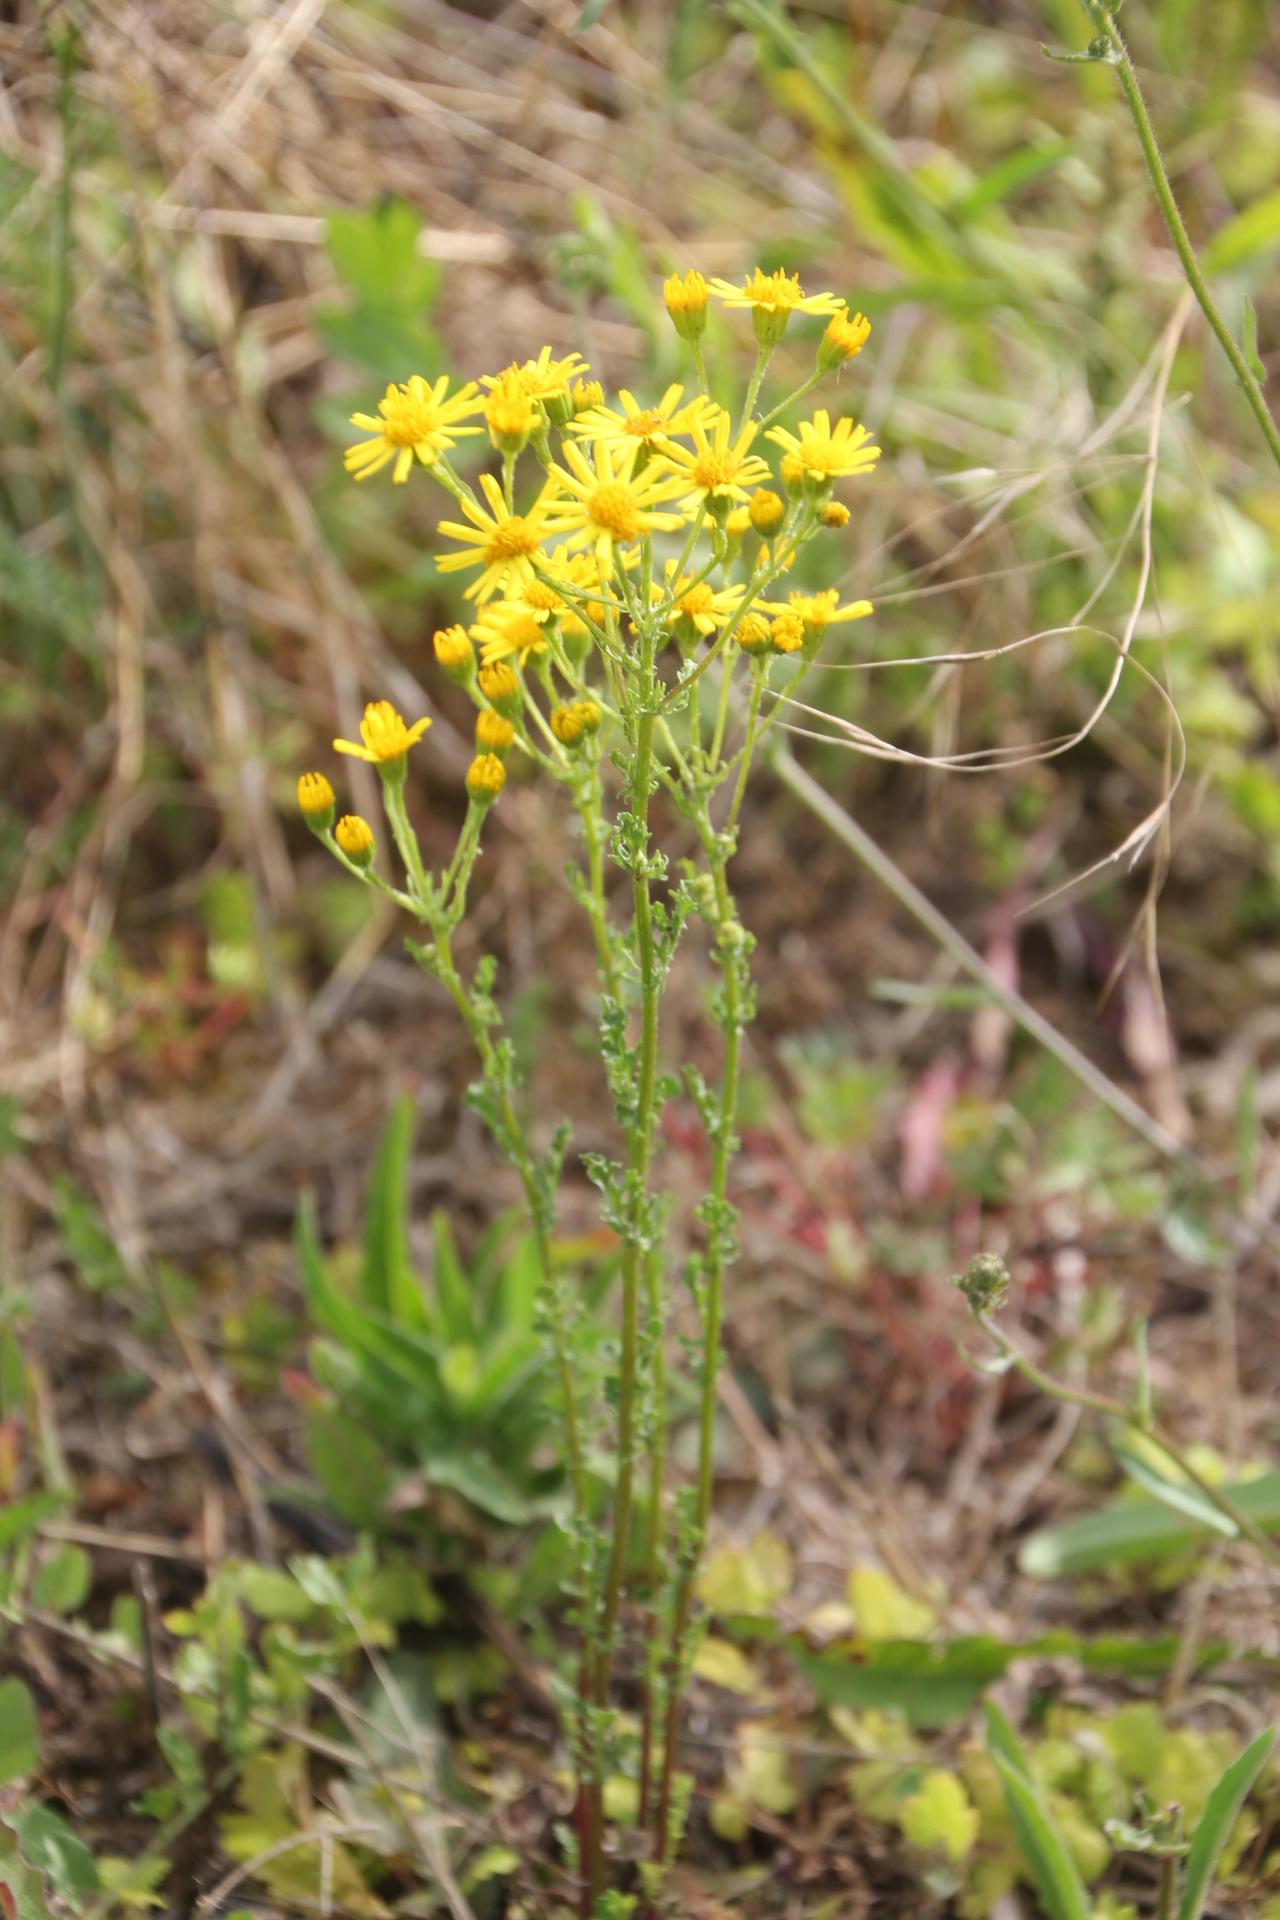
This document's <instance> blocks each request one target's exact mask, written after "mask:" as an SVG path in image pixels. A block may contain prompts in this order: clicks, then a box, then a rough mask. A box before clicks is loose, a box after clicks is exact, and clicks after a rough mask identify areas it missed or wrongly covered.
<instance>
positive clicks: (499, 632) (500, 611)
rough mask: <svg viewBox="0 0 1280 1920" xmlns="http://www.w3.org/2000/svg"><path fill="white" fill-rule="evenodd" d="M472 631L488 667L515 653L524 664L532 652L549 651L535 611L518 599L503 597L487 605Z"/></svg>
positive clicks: (481, 656)
mask: <svg viewBox="0 0 1280 1920" xmlns="http://www.w3.org/2000/svg"><path fill="white" fill-rule="evenodd" d="M534 584H535V585H537V584H538V583H537V582H536V581H535V583H534ZM471 633H472V637H473V638H474V639H475V640H477V641H478V642H479V644H480V658H481V660H482V661H483V663H484V665H485V666H486V667H491V666H492V665H493V664H494V662H495V661H497V660H509V659H510V658H511V657H512V655H513V654H517V655H518V656H519V659H520V665H521V666H523V665H524V663H525V661H526V660H527V659H528V658H529V655H530V654H531V653H544V652H545V651H546V646H547V636H546V634H545V633H544V632H543V631H542V628H541V626H540V625H539V623H538V620H537V617H536V615H534V614H532V613H530V612H528V611H527V610H526V608H524V607H522V606H521V605H520V603H519V601H512V600H504V601H502V602H501V603H500V604H499V605H497V606H490V607H486V608H485V610H484V612H483V613H482V614H481V616H480V618H479V619H478V620H477V622H476V624H475V626H474V627H473V628H472V629H471Z"/></svg>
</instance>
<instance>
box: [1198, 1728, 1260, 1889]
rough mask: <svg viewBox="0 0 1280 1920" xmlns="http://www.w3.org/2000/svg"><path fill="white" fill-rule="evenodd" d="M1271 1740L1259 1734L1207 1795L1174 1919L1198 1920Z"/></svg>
mask: <svg viewBox="0 0 1280 1920" xmlns="http://www.w3.org/2000/svg"><path fill="white" fill-rule="evenodd" d="M1275 1739H1276V1736H1275V1732H1274V1730H1269V1731H1268V1732H1266V1733H1260V1734H1259V1735H1258V1737H1257V1739H1256V1740H1254V1741H1252V1742H1251V1743H1250V1745H1249V1746H1247V1747H1246V1748H1245V1750H1244V1752H1243V1753H1242V1754H1241V1755H1240V1757H1239V1759H1238V1760H1233V1761H1232V1763H1231V1765H1230V1766H1229V1767H1228V1768H1227V1770H1226V1772H1225V1773H1224V1774H1223V1776H1222V1778H1221V1779H1220V1780H1219V1782H1218V1784H1217V1786H1216V1787H1215V1788H1214V1789H1213V1792H1212V1793H1211V1794H1210V1795H1209V1801H1208V1805H1207V1806H1206V1807H1205V1810H1204V1812H1203V1814H1202V1815H1201V1816H1200V1823H1199V1825H1198V1826H1197V1828H1196V1830H1195V1832H1194V1833H1193V1834H1192V1836H1191V1850H1190V1852H1189V1853H1188V1854H1187V1859H1186V1865H1185V1867H1184V1869H1183V1877H1182V1897H1181V1899H1180V1900H1179V1902H1178V1920H1200V1915H1201V1914H1202V1913H1203V1912H1204V1905H1205V1901H1206V1900H1207V1899H1208V1897H1209V1890H1210V1888H1211V1887H1212V1885H1213V1874H1214V1869H1215V1867H1216V1866H1217V1864H1218V1861H1219V1859H1220V1858H1221V1855H1222V1849H1223V1848H1224V1847H1225V1846H1226V1844H1227V1841H1228V1840H1229V1839H1230V1837H1231V1829H1232V1827H1233V1826H1234V1825H1235V1823H1236V1818H1237V1816H1238V1814H1239V1812H1240V1809H1241V1807H1242V1806H1243V1805H1244V1803H1245V1800H1246V1799H1247V1798H1248V1795H1249V1790H1250V1788H1251V1787H1252V1786H1253V1783H1254V1781H1255V1780H1256V1779H1257V1777H1258V1775H1259V1773H1261V1771H1262V1768H1263V1766H1264V1765H1265V1763H1266V1761H1267V1760H1268V1758H1269V1757H1270V1754H1271V1749H1272V1747H1273V1746H1274V1745H1275Z"/></svg>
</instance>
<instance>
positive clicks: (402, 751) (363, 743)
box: [333, 700, 431, 767]
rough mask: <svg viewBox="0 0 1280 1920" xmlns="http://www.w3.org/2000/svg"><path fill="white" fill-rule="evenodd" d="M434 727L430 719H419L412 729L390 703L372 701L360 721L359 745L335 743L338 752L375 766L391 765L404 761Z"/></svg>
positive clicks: (357, 743) (349, 741) (351, 742)
mask: <svg viewBox="0 0 1280 1920" xmlns="http://www.w3.org/2000/svg"><path fill="white" fill-rule="evenodd" d="M430 725H431V722H430V720H415V721H414V723H413V725H412V726H411V727H408V726H406V725H405V723H404V721H403V719H402V718H401V716H400V715H399V714H398V713H397V712H396V710H395V708H394V707H393V706H392V704H391V702H390V701H389V700H371V701H370V702H369V704H368V706H367V707H366V708H365V710H364V717H363V719H362V720H361V722H360V739H359V742H356V741H354V740H335V741H334V743H333V747H334V752H335V753H349V754H351V756H352V757H353V758H354V759H356V760H368V761H369V762H370V764H371V765H373V766H381V767H385V766H391V765H394V763H395V762H396V761H397V760H403V759H404V756H405V755H406V753H408V751H409V749H410V747H412V746H413V745H414V744H415V743H416V742H417V741H419V740H421V738H422V736H423V734H424V733H425V732H426V730H427V728H428V727H429V726H430Z"/></svg>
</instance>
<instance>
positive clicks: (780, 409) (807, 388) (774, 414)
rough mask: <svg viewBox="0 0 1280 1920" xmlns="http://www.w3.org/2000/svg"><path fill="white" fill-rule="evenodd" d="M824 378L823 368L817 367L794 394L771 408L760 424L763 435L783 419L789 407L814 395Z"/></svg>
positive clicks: (790, 394)
mask: <svg viewBox="0 0 1280 1920" xmlns="http://www.w3.org/2000/svg"><path fill="white" fill-rule="evenodd" d="M822 377H823V369H822V368H821V367H815V368H814V370H813V372H812V373H811V374H810V375H809V378H808V379H807V380H802V381H801V382H800V385H799V386H798V387H797V388H796V389H795V391H794V392H793V393H789V394H788V395H787V397H786V399H785V400H779V402H778V404H777V406H776V407H770V409H769V411H768V413H766V415H765V416H764V419H763V420H762V421H761V422H760V431H761V433H763V432H764V430H765V428H766V427H771V426H772V425H773V423H774V421H775V420H779V419H781V417H782V415H783V414H784V413H785V412H786V411H787V408H788V407H794V405H795V404H796V401H797V400H803V399H804V397H805V395H806V393H812V391H813V389H814V388H815V387H816V386H817V384H818V382H819V380H821V379H822Z"/></svg>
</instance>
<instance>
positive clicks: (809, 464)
mask: <svg viewBox="0 0 1280 1920" xmlns="http://www.w3.org/2000/svg"><path fill="white" fill-rule="evenodd" d="M765 437H766V439H769V440H772V441H774V442H775V444H776V445H777V446H780V447H782V448H784V449H785V451H786V452H787V453H788V454H790V455H792V456H793V457H794V458H795V459H796V460H798V461H799V462H800V465H801V467H802V469H803V470H804V476H805V481H806V483H807V484H808V485H810V486H815V485H816V486H819V487H822V486H826V485H828V484H829V483H830V482H831V481H832V480H844V479H847V478H848V477H849V476H850V475H851V474H855V473H870V471H871V469H872V467H874V466H875V464H876V461H877V460H878V459H879V458H880V449H879V447H877V446H876V445H875V444H874V442H872V440H871V435H870V434H869V433H868V431H867V429H866V428H865V427H858V426H855V425H854V423H853V421H852V420H837V421H836V424H835V426H834V427H833V426H832V424H831V418H830V415H829V414H828V412H827V410H826V408H825V407H819V408H818V409H817V411H816V412H815V414H814V416H813V418H812V420H802V421H801V422H800V430H799V435H798V437H797V435H796V434H794V433H791V432H789V430H788V429H787V428H786V427H770V428H769V431H768V433H767V434H766V436H765Z"/></svg>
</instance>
